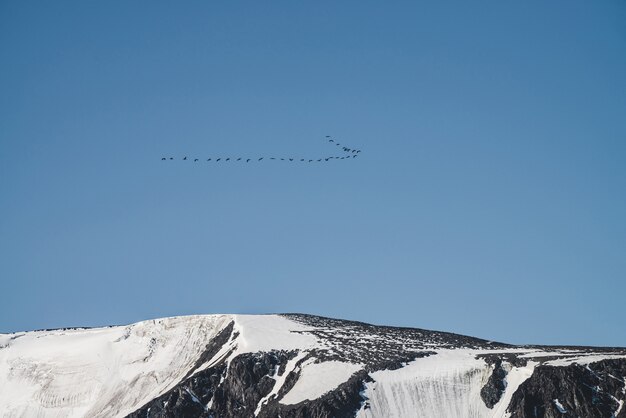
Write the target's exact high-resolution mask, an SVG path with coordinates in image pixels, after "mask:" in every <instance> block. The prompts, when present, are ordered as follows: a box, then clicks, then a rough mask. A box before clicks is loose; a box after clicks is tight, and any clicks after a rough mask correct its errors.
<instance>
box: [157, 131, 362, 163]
mask: <svg viewBox="0 0 626 418" xmlns="http://www.w3.org/2000/svg"><path fill="white" fill-rule="evenodd" d="M326 139H327V140H328V143H329V144H331V145H335V146H337V147H340V149H341V150H342V151H343V152H344V154H343V155H338V156H332V157H323V158H295V157H255V158H246V157H236V158H233V157H219V158H207V159H206V162H214V163H219V162H229V161H234V162H245V163H250V162H261V161H270V160H277V161H289V162H302V163H305V162H306V163H313V162H318V163H319V162H322V161H324V162H328V161H331V160H348V159H353V158H356V157H358V156H359V154H360V153H361V150H360V149H353V148H349V147H346V146H345V145H341V144H340V143H339V142H337V141H335V140H334V139H332V138H331V136H330V135H326ZM175 159H176V158H175V157H161V161H170V160H175ZM181 160H182V161H193V162H196V163H197V162H199V161H205V160H204V159H201V158H189V157H187V156H184V157H183V158H182V159H181Z"/></svg>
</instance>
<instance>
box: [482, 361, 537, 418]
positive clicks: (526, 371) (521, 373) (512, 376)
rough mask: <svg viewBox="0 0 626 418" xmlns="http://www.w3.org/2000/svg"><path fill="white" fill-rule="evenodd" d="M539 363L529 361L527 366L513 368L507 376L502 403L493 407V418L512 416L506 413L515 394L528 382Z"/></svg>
mask: <svg viewBox="0 0 626 418" xmlns="http://www.w3.org/2000/svg"><path fill="white" fill-rule="evenodd" d="M537 364H538V363H537V362H534V361H529V362H527V364H526V366H523V367H512V368H511V370H509V372H508V373H507V375H506V389H505V391H504V393H503V394H502V398H500V401H499V402H498V403H497V404H496V405H494V407H493V417H508V416H510V414H508V413H507V412H506V409H507V408H508V406H509V404H510V403H511V399H512V398H513V394H514V393H515V391H516V390H517V389H518V388H519V386H520V385H521V384H522V383H524V382H525V381H526V379H528V378H529V377H530V376H531V375H532V374H533V371H534V370H535V367H536V366H537Z"/></svg>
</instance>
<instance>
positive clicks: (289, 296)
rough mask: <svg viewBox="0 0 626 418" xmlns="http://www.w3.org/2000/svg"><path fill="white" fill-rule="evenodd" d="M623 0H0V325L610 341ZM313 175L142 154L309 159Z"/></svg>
mask: <svg viewBox="0 0 626 418" xmlns="http://www.w3.org/2000/svg"><path fill="white" fill-rule="evenodd" d="M625 21H626V3H624V2H623V1H618V0H614V1H603V2H589V1H578V0H568V1H565V0H563V1H552V2H541V1H529V2H502V1H485V2H481V3H478V4H477V3H476V2H472V3H471V4H470V3H468V2H462V1H458V2H453V1H441V2H415V1H397V2H391V3H390V2H374V1H344V2H334V1H332V2H331V1H316V2H293V1H271V2H241V1H231V2H201V1H195V2H194V1H190V2H185V3H184V4H181V3H180V2H178V3H172V2H165V1H149V2H148V1H143V2H141V1H137V2H122V1H108V2H84V1H74V2H69V1H60V2H43V1H42V2H32V1H27V2H21V1H19V2H18V1H14V2H2V3H1V4H0V62H2V63H3V64H2V65H0V92H2V94H0V298H1V303H0V332H10V331H17V330H25V329H35V328H48V327H62V326H77V325H90V326H97V325H105V324H118V323H129V322H133V321H138V320H142V319H146V318H152V317H162V316H170V315H182V314H195V313H231V312H232V313H266V312H306V313H315V314H320V315H326V316H334V317H341V318H348V319H356V320H363V321H369V322H374V323H382V324H389V325H400V326H414V327H421V328H429V329H439V330H446V331H453V332H458V333H463V334H469V335H475V336H480V337H484V338H490V339H496V340H501V341H507V342H513V343H545V344H594V345H621V346H626V332H624V330H626V315H625V314H624V294H626V280H625V279H626V220H625V214H626V197H625V196H626V193H625V192H624V191H625V190H626V122H625V120H626V118H625V115H626V77H624V75H625V74H626V53H625V52H626V25H624V22H625ZM324 135H333V136H334V137H336V138H337V139H338V140H342V141H345V143H346V144H350V145H353V146H354V147H358V148H361V149H362V150H363V152H362V155H361V157H360V158H358V159H356V160H354V161H341V162H333V163H330V162H329V163H325V164H317V165H307V164H304V165H295V164H285V163H278V162H276V163H268V164H255V165H248V166H246V165H241V164H239V165H237V164H230V165H219V166H218V165H211V164H208V163H203V164H200V163H197V164H194V163H183V162H182V161H176V162H171V163H170V162H162V161H161V160H160V158H161V156H163V155H168V156H169V155H175V156H178V157H182V156H183V155H190V156H191V155H198V156H207V157H209V156H235V157H238V156H248V155H250V156H256V155H267V156H271V155H276V156H283V155H284V156H290V155H296V156H299V155H303V156H308V155H314V156H317V155H325V154H327V152H328V149H329V148H328V146H327V144H326V143H325V139H324Z"/></svg>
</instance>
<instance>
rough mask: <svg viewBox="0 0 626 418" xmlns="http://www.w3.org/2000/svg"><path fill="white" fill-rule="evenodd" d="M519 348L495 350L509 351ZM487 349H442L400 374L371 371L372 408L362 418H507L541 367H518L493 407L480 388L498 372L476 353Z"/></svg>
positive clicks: (361, 412) (361, 413)
mask: <svg viewBox="0 0 626 418" xmlns="http://www.w3.org/2000/svg"><path fill="white" fill-rule="evenodd" d="M504 351H513V350H494V351H490V352H491V353H493V352H504ZM484 353H486V351H484V350H471V349H456V350H455V349H452V350H437V354H435V355H431V356H428V357H424V358H419V359H417V360H415V361H413V362H411V363H409V364H408V365H407V366H405V367H403V368H402V369H399V370H384V371H378V372H374V373H371V374H370V375H371V377H372V378H373V379H374V382H373V383H367V384H366V390H365V393H364V396H365V397H366V398H367V403H368V405H369V408H367V409H366V408H365V407H362V408H361V410H359V412H358V414H357V417H359V418H375V417H387V418H431V417H446V418H495V417H504V416H506V408H507V406H508V404H509V403H510V401H511V398H512V396H513V393H514V392H515V391H516V390H517V388H518V387H519V385H520V384H521V383H522V382H523V381H524V380H526V379H527V378H528V377H530V375H531V374H532V371H533V369H534V367H535V365H536V364H537V363H532V362H529V365H528V366H527V367H522V368H517V367H513V368H512V369H511V370H510V372H509V374H508V375H507V385H506V389H505V392H504V394H503V395H502V398H501V399H500V401H499V402H498V403H497V404H496V405H495V406H494V407H493V409H489V408H487V406H486V405H485V403H484V402H483V400H482V398H481V397H480V390H481V388H482V387H483V386H484V385H485V383H486V382H487V379H488V378H489V376H490V375H491V372H492V369H491V367H489V366H488V365H487V364H486V363H485V362H484V361H483V360H480V359H476V355H478V354H484Z"/></svg>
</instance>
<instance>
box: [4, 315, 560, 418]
mask: <svg viewBox="0 0 626 418" xmlns="http://www.w3.org/2000/svg"><path fill="white" fill-rule="evenodd" d="M231 322H234V331H236V333H235V334H234V335H236V337H234V338H233V339H231V340H230V341H229V342H228V343H227V344H226V345H225V346H224V347H223V348H222V350H221V351H220V352H219V353H217V354H216V355H215V356H214V358H213V359H212V360H207V362H206V364H204V365H199V368H197V369H195V368H194V366H195V367H197V366H198V365H197V364H196V362H197V360H198V359H199V357H200V355H201V354H202V353H203V352H204V351H205V350H206V346H207V344H208V343H209V342H210V341H211V340H212V338H214V337H215V336H216V335H217V334H218V333H219V332H220V331H221V330H223V329H224V328H225V327H226V326H228V324H230V323H231ZM311 330H314V327H312V326H308V325H303V324H302V323H299V322H295V321H293V320H290V319H287V318H286V317H283V316H278V315H204V316H186V317H173V318H165V319H156V320H150V321H143V322H139V323H136V324H132V325H128V326H115V327H107V328H93V329H68V330H52V331H32V332H21V333H15V334H0V417H11V418H14V417H41V418H47V417H59V418H60V417H94V418H97V417H107V418H109V417H124V416H126V415H127V414H129V413H131V412H133V411H135V410H137V409H138V408H139V407H141V406H143V405H145V404H146V403H147V402H148V401H150V400H152V399H154V398H156V397H158V396H159V395H161V394H163V393H164V392H166V391H167V390H169V389H171V388H172V387H174V386H175V385H176V384H177V383H179V382H180V381H181V379H183V377H185V376H186V374H187V373H188V372H190V371H192V370H195V372H194V373H197V372H198V371H199V370H202V369H204V368H206V367H210V366H211V365H212V363H214V362H215V359H217V358H220V357H224V356H226V355H228V359H232V358H234V357H235V356H237V355H239V354H242V353H251V352H258V351H270V350H298V351H299V354H298V356H297V357H296V358H294V359H292V360H290V362H289V363H288V365H287V372H289V371H290V370H294V369H297V370H296V371H299V372H300V378H299V380H298V381H297V382H296V384H295V385H294V386H293V388H292V389H291V390H290V391H288V392H287V393H286V394H285V395H284V396H283V398H282V399H280V400H279V401H280V402H281V403H282V404H294V403H298V402H301V401H303V400H306V399H316V398H318V397H319V396H321V395H323V394H324V393H326V392H328V391H330V390H333V389H335V388H336V387H337V386H338V385H340V384H341V383H343V382H345V381H346V380H348V379H349V378H350V376H351V375H352V374H353V373H355V372H357V371H359V370H362V368H363V365H362V364H360V363H358V362H354V363H346V362H338V361H321V362H316V361H313V360H312V359H311V358H309V359H308V360H304V358H305V355H306V354H308V353H310V352H311V351H312V350H315V349H319V348H329V345H328V341H323V340H322V339H320V338H319V337H317V336H316V335H314V334H313V333H310V332H308V331H311ZM428 351H430V352H433V351H434V352H436V353H437V354H436V355H431V356H428V357H423V358H418V359H417V360H415V361H413V362H411V363H409V364H407V365H405V366H404V367H402V368H400V369H398V370H381V371H377V372H372V373H370V377H371V378H372V379H373V382H370V383H368V384H367V385H366V390H365V391H364V393H362V396H363V399H364V401H363V407H362V408H361V410H360V411H359V412H358V416H359V417H367V418H370V417H385V418H392V417H402V418H405V417H444V418H446V417H449V418H453V417H464V418H469V417H505V416H506V411H505V409H506V404H507V403H508V401H509V400H510V399H511V395H512V393H513V392H514V391H515V390H516V388H517V387H518V386H519V385H520V384H521V383H522V382H523V381H524V380H525V379H527V378H528V377H529V376H530V375H531V374H532V369H533V367H534V366H535V365H536V363H533V362H529V363H528V366H527V367H526V368H510V370H511V371H510V373H509V374H508V379H509V381H508V384H507V388H506V392H505V393H504V395H503V396H502V399H501V401H500V402H499V403H498V404H497V405H496V406H495V407H494V408H493V409H489V408H487V407H486V406H485V404H484V403H483V401H482V400H481V398H480V388H481V387H482V386H483V385H484V384H485V382H486V380H487V379H488V377H489V375H490V373H491V366H489V365H487V364H486V363H485V362H484V361H483V360H481V359H476V355H477V354H480V353H486V352H496V351H500V352H502V351H507V350H502V349H500V350H491V351H489V350H476V349H470V348H457V349H449V348H437V347H433V348H432V349H429V350H428ZM508 351H511V352H517V353H525V352H528V353H529V354H530V353H536V350H531V349H528V350H523V349H511V350H508ZM299 360H304V361H301V362H299ZM561 361H565V360H561ZM285 375H286V373H285V374H283V375H281V376H277V375H273V376H270V377H272V378H273V379H274V380H275V382H276V383H275V384H274V388H273V389H272V393H271V394H270V395H268V396H267V397H266V398H265V399H263V400H262V401H261V402H259V405H258V408H257V411H259V410H260V409H261V407H262V405H263V404H264V403H265V402H266V401H267V399H269V398H270V397H271V396H276V394H278V393H279V390H280V387H281V386H282V384H283V383H284V381H285ZM366 405H367V407H366Z"/></svg>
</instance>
